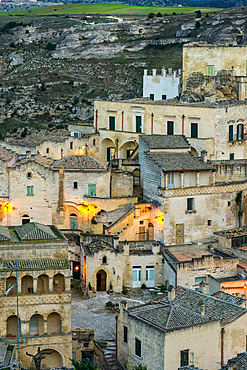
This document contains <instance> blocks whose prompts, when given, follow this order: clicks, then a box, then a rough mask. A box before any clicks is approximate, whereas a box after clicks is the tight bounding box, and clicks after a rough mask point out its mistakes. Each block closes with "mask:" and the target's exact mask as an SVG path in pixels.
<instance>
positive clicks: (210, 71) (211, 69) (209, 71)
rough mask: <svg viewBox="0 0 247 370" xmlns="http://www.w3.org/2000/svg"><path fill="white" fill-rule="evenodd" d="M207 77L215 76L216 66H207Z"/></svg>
mask: <svg viewBox="0 0 247 370" xmlns="http://www.w3.org/2000/svg"><path fill="white" fill-rule="evenodd" d="M207 76H214V66H212V65H208V66H207Z"/></svg>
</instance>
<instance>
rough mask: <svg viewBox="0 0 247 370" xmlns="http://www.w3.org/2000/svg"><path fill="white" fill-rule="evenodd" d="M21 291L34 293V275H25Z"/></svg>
mask: <svg viewBox="0 0 247 370" xmlns="http://www.w3.org/2000/svg"><path fill="white" fill-rule="evenodd" d="M21 293H22V294H31V293H33V277H32V276H30V275H25V276H23V277H22V279H21Z"/></svg>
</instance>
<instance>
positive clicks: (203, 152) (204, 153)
mask: <svg viewBox="0 0 247 370" xmlns="http://www.w3.org/2000/svg"><path fill="white" fill-rule="evenodd" d="M207 154H208V152H207V151H206V150H202V151H201V160H202V161H203V162H204V163H206V162H207Z"/></svg>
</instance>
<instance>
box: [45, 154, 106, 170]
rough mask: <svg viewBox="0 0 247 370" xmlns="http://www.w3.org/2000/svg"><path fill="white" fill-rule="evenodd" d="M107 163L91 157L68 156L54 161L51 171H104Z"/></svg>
mask: <svg viewBox="0 0 247 370" xmlns="http://www.w3.org/2000/svg"><path fill="white" fill-rule="evenodd" d="M107 167H108V163H107V162H104V161H101V160H99V159H96V158H93V157H91V155H70V156H68V157H64V158H62V159H59V160H57V161H54V163H53V165H52V166H51V168H52V169H58V168H64V169H67V170H70V169H71V170H106V169H107Z"/></svg>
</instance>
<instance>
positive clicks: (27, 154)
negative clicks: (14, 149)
mask: <svg viewBox="0 0 247 370" xmlns="http://www.w3.org/2000/svg"><path fill="white" fill-rule="evenodd" d="M26 158H27V159H28V158H31V150H27V151H26Z"/></svg>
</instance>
